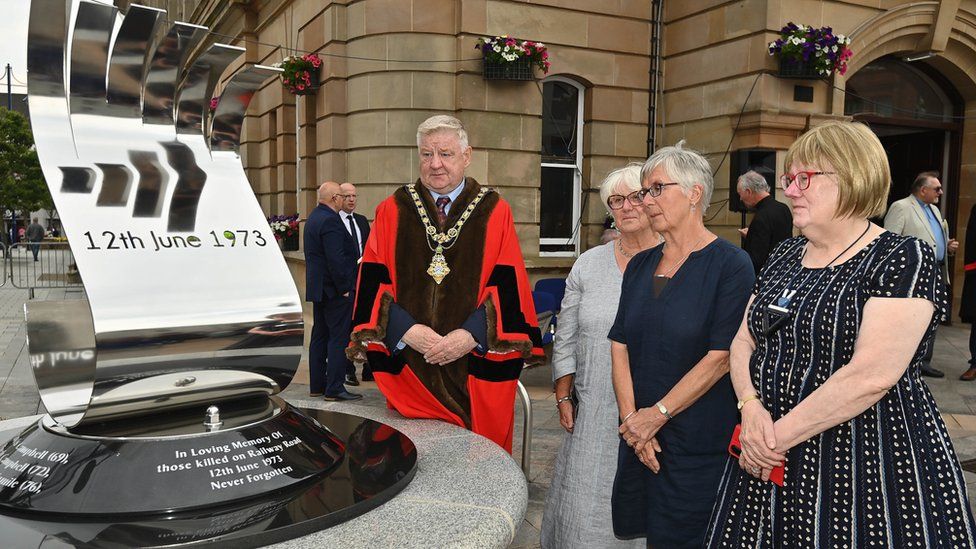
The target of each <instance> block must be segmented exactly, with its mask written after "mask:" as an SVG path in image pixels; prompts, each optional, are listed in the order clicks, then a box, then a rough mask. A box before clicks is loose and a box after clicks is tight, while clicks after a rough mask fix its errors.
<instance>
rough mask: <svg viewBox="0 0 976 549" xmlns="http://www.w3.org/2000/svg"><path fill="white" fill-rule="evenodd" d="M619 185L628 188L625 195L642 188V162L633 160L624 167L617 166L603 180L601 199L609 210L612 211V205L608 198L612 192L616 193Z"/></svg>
mask: <svg viewBox="0 0 976 549" xmlns="http://www.w3.org/2000/svg"><path fill="white" fill-rule="evenodd" d="M618 186H623V187H624V188H625V189H627V191H628V192H625V193H624V194H625V195H627V194H630V193H632V192H634V191H639V190H641V164H640V162H631V163H630V164H627V165H626V166H624V167H623V168H617V169H616V170H613V171H612V172H610V173H609V174H608V175H607V177H606V178H605V179H604V180H603V183H602V184H601V185H600V200H602V201H603V206H604V207H606V209H607V211H608V212H609V211H610V205H609V204H607V200H609V198H610V195H611V194H614V191H615V190H617V187H618Z"/></svg>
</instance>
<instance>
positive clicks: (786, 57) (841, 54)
mask: <svg viewBox="0 0 976 549" xmlns="http://www.w3.org/2000/svg"><path fill="white" fill-rule="evenodd" d="M779 34H780V37H779V39H777V40H776V41H774V42H770V43H769V55H777V56H779V76H781V77H783V78H805V79H816V78H829V77H830V76H831V75H833V74H834V71H836V72H838V73H840V74H841V75H843V74H844V73H846V72H847V60H848V59H850V58H851V56H852V55H853V53H852V52H851V49H850V48H849V47H848V45H849V44H850V43H851V39H850V38H848V37H846V36H844V35H843V34H834V30H833V29H831V28H830V27H821V28H819V29H815V28H813V27H808V26H805V25H796V24H794V23H792V22H791V23H787V24H786V26H785V27H783V28H782V29H780V31H779Z"/></svg>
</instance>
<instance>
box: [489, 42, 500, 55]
mask: <svg viewBox="0 0 976 549" xmlns="http://www.w3.org/2000/svg"><path fill="white" fill-rule="evenodd" d="M491 49H493V50H495V53H499V52H501V51H502V49H501V48H500V47H498V44H495V46H494V47H492V48H491Z"/></svg>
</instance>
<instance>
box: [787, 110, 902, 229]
mask: <svg viewBox="0 0 976 549" xmlns="http://www.w3.org/2000/svg"><path fill="white" fill-rule="evenodd" d="M794 163H799V164H804V165H807V166H817V167H820V168H821V169H827V168H829V169H832V170H833V171H834V172H836V173H837V190H838V193H839V195H840V199H839V201H838V203H837V211H836V213H835V216H836V217H838V218H843V217H864V218H868V217H877V216H880V215H882V214H884V212H885V210H886V209H887V199H888V190H889V188H890V187H891V169H890V168H889V167H888V156H887V155H886V154H885V150H884V147H882V146H881V141H879V140H878V137H877V136H876V135H874V132H872V131H871V130H870V129H869V128H868V127H867V126H866V125H864V124H862V123H860V122H840V121H829V122H824V123H823V124H820V125H819V126H817V127H815V128H813V129H811V130H810V131H808V132H806V133H805V134H803V135H801V136H800V137H799V138H798V139H797V140H796V141H794V142H793V144H792V145H790V148H789V150H787V151H786V159H785V162H784V168H785V170H784V171H787V172H788V171H789V169H790V166H792V165H793V164H794Z"/></svg>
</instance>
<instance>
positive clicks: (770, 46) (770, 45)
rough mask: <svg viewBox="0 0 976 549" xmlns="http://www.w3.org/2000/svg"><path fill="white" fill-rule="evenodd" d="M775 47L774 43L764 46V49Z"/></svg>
mask: <svg viewBox="0 0 976 549" xmlns="http://www.w3.org/2000/svg"><path fill="white" fill-rule="evenodd" d="M775 45H776V42H770V43H769V45H767V46H766V48H772V47H773V46H775Z"/></svg>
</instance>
